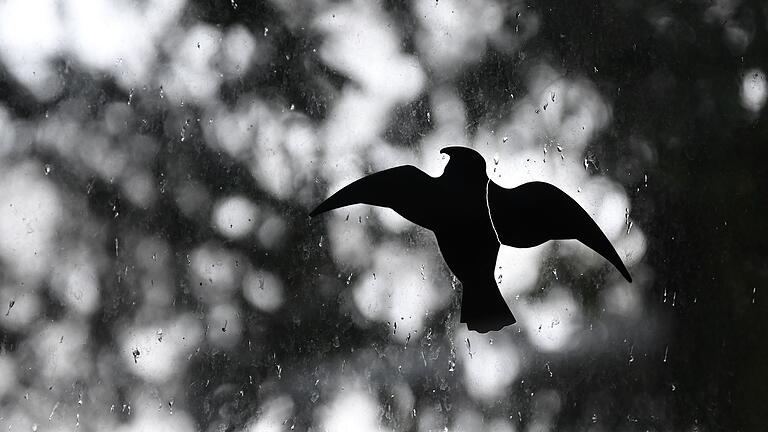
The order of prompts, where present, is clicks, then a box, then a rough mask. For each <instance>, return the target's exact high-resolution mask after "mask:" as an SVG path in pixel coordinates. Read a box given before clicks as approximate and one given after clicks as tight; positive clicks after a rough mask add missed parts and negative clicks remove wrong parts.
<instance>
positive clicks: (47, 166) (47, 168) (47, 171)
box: [43, 164, 52, 175]
mask: <svg viewBox="0 0 768 432" xmlns="http://www.w3.org/2000/svg"><path fill="white" fill-rule="evenodd" d="M51 170H52V168H51V164H45V166H43V172H44V173H45V175H48V174H50V173H51Z"/></svg>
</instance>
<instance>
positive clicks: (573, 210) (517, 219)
mask: <svg viewBox="0 0 768 432" xmlns="http://www.w3.org/2000/svg"><path fill="white" fill-rule="evenodd" d="M488 207H489V210H490V214H491V220H492V221H493V223H494V227H495V229H496V233H497V235H498V236H499V240H500V242H501V243H502V244H505V245H507V246H512V247H532V246H536V245H539V244H541V243H544V242H545V241H548V240H565V239H576V240H579V241H580V242H582V243H584V244H585V245H587V246H589V247H590V248H591V249H592V250H594V251H595V252H597V253H599V254H600V255H602V256H603V258H605V259H607V260H608V261H609V262H610V263H611V264H613V265H614V266H615V267H616V269H618V270H619V271H620V272H621V274H622V275H623V276H624V277H625V278H626V279H627V280H628V281H629V282H632V277H631V276H630V274H629V271H627V268H626V267H625V266H624V263H623V262H622V261H621V258H620V257H619V254H618V253H616V249H614V248H613V245H612V244H611V242H610V241H609V240H608V238H607V237H606V236H605V234H604V233H603V231H602V230H600V227H599V226H597V223H595V221H594V220H592V218H591V217H590V216H589V214H588V213H587V212H586V211H585V210H584V209H583V208H582V207H581V206H580V205H579V204H578V203H577V202H576V201H574V199H573V198H571V197H570V196H568V194H566V193H565V192H563V191H561V190H560V189H558V188H557V187H555V186H553V185H551V184H549V183H544V182H530V183H525V184H522V185H520V186H518V187H516V188H513V189H505V188H503V187H501V186H499V185H497V184H495V183H493V182H490V183H489V184H488Z"/></svg>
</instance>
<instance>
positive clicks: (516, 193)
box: [310, 147, 632, 333]
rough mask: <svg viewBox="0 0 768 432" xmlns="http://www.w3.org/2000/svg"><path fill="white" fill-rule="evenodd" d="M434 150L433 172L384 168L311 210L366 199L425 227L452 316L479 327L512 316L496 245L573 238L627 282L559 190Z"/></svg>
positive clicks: (470, 155) (606, 245)
mask: <svg viewBox="0 0 768 432" xmlns="http://www.w3.org/2000/svg"><path fill="white" fill-rule="evenodd" d="M440 152H441V153H443V154H446V155H448V156H449V158H450V160H449V161H448V164H447V165H446V167H445V170H444V171H443V174H442V175H441V176H440V177H431V176H429V175H427V174H426V173H424V172H423V171H421V170H419V169H418V168H416V167H414V166H411V165H404V166H399V167H395V168H390V169H387V170H384V171H380V172H377V173H374V174H371V175H369V176H366V177H363V178H361V179H359V180H357V181H355V182H353V183H351V184H349V185H348V186H345V187H344V188H342V189H341V190H339V191H338V192H336V193H335V194H333V195H331V197H329V198H328V199H326V200H325V201H323V202H322V203H321V204H320V205H319V206H317V208H315V209H314V210H313V211H312V212H311V213H310V216H313V217H314V216H317V215H319V214H321V213H325V212H327V211H330V210H334V209H338V208H340V207H345V206H348V205H352V204H368V205H373V206H379V207H388V208H391V209H392V210H394V211H396V212H397V213H398V214H400V215H401V216H402V217H404V218H406V219H408V220H409V221H411V222H413V223H415V224H417V225H420V226H422V227H424V228H426V229H428V230H430V231H432V232H433V233H434V234H435V238H436V239H437V244H438V246H439V248H440V252H441V253H442V256H443V259H444V260H445V263H446V264H447V265H448V267H449V268H450V269H451V271H452V272H453V274H454V275H455V276H456V278H458V279H459V281H460V282H461V285H462V294H461V295H462V299H461V318H460V320H459V321H460V322H462V323H466V325H467V328H468V329H469V330H474V331H477V332H480V333H486V332H489V331H495V330H500V329H502V328H503V327H505V326H508V325H510V324H514V323H515V322H516V320H515V317H514V315H513V314H512V311H510V309H509V307H508V306H507V303H506V302H505V301H504V298H503V297H502V295H501V292H500V291H499V288H498V286H497V284H496V279H495V278H494V267H495V265H496V259H497V255H498V252H499V248H500V246H501V245H505V246H511V247H516V248H529V247H533V246H538V245H540V244H542V243H544V242H547V241H549V240H566V239H575V240H578V241H580V242H581V243H583V244H585V245H586V246H588V247H590V248H591V249H592V250H594V251H595V252H597V253H598V254H600V255H602V256H603V257H604V258H605V259H606V260H608V261H609V262H610V263H611V264H613V265H614V267H616V269H618V271H619V272H621V274H622V275H623V276H624V278H626V279H627V281H629V282H632V277H631V276H630V274H629V271H628V270H627V268H626V266H624V263H623V262H622V260H621V258H619V255H618V253H616V249H614V247H613V245H611V242H610V241H609V240H608V238H607V237H606V236H605V234H604V233H603V231H602V230H601V229H600V227H598V226H597V224H596V223H595V221H594V220H593V219H592V218H591V217H590V216H589V214H587V212H586V211H585V210H584V209H583V208H582V207H581V206H580V205H579V204H578V203H577V202H576V201H574V200H573V198H571V197H570V196H568V195H567V194H566V193H565V192H563V191H562V190H560V189H558V188H557V187H555V186H553V185H551V184H549V183H544V182H538V181H535V182H529V183H525V184H522V185H520V186H518V187H515V188H512V189H506V188H503V187H501V186H499V185H497V184H496V183H494V182H493V181H491V179H490V178H489V177H488V175H487V173H486V165H485V159H483V157H482V156H481V155H480V153H478V152H477V151H475V150H473V149H471V148H468V147H446V148H444V149H442V150H441V151H440Z"/></svg>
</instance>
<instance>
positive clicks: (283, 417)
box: [245, 395, 294, 432]
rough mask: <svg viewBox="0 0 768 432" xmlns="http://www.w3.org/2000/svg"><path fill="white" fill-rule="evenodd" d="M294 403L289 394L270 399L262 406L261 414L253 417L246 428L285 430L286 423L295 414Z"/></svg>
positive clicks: (250, 430) (251, 430)
mask: <svg viewBox="0 0 768 432" xmlns="http://www.w3.org/2000/svg"><path fill="white" fill-rule="evenodd" d="M293 409H294V403H293V400H292V399H291V398H290V397H289V396H285V395H281V396H277V397H275V398H274V399H269V400H268V401H266V402H265V403H264V404H263V405H262V406H261V407H259V411H260V414H258V415H257V416H256V417H255V418H254V419H252V420H251V421H250V422H249V424H248V426H246V428H245V430H246V431H247V432H283V431H285V430H286V429H287V426H286V423H287V422H288V420H289V419H290V417H291V415H293Z"/></svg>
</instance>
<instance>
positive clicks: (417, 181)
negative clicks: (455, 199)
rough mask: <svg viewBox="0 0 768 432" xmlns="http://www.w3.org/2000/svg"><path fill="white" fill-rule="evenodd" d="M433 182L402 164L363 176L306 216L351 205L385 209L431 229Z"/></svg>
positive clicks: (434, 196)
mask: <svg viewBox="0 0 768 432" xmlns="http://www.w3.org/2000/svg"><path fill="white" fill-rule="evenodd" d="M436 181H437V179H435V178H433V177H430V176H429V175H427V174H426V173H424V172H423V171H421V170H420V169H418V168H416V167H414V166H411V165H404V166H399V167H395V168H390V169H387V170H384V171H380V172H377V173H374V174H371V175H369V176H366V177H363V178H361V179H359V180H356V181H354V182H352V183H351V184H349V185H347V186H345V187H344V188H342V189H341V190H340V191H338V192H336V193H335V194H333V195H331V196H330V197H329V198H328V199H327V200H325V201H323V202H322V203H321V204H320V205H319V206H317V208H315V209H314V210H312V212H311V213H310V214H309V215H310V216H316V215H319V214H321V213H325V212H327V211H329V210H334V209H337V208H340V207H345V206H348V205H352V204H370V205H375V206H379V207H389V208H391V209H392V210H394V211H396V212H397V213H399V214H400V216H403V217H404V218H406V219H408V220H409V221H411V222H413V223H416V224H418V225H421V226H423V227H424V228H427V229H434V227H435V220H436V219H437V217H438V212H439V210H438V209H437V208H435V204H436V203H437V202H438V196H437V195H438V193H439V191H438V188H437V187H436Z"/></svg>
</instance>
